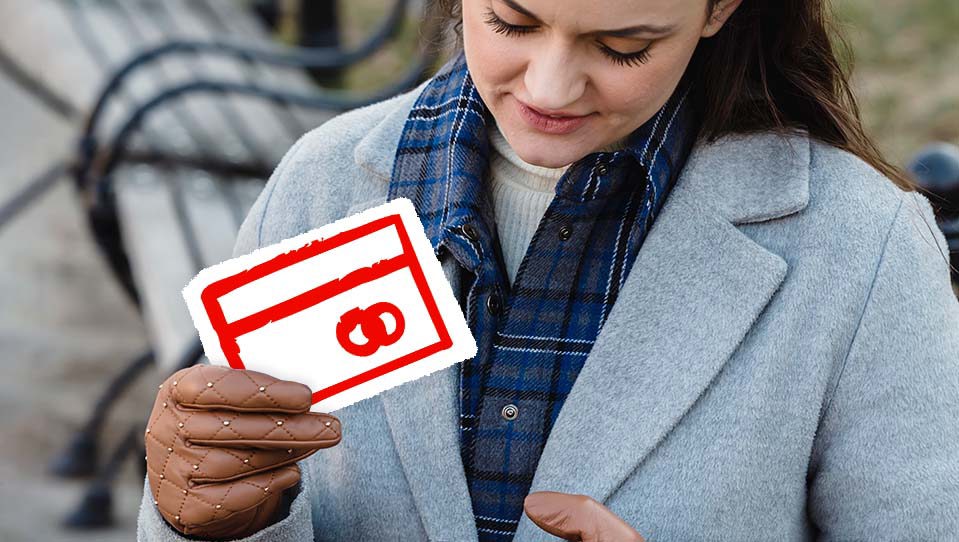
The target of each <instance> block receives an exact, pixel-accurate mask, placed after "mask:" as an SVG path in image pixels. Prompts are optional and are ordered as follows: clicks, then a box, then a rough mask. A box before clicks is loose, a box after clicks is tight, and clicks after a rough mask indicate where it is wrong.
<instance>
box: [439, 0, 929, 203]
mask: <svg viewBox="0 0 959 542" xmlns="http://www.w3.org/2000/svg"><path fill="white" fill-rule="evenodd" d="M432 1H433V2H434V4H435V5H434V8H435V9H436V10H437V13H438V14H439V15H440V16H441V17H443V18H445V19H446V20H448V21H452V22H454V25H453V30H454V31H455V34H456V37H457V42H456V47H457V48H461V47H462V24H463V21H462V14H461V12H460V6H461V4H460V3H461V1H462V0H432ZM718 3H719V0H707V14H708V15H709V16H712V15H713V13H714V10H715V9H716V6H717V4H718ZM837 45H838V46H841V47H842V50H843V53H844V54H845V56H846V58H848V59H849V61H848V64H849V66H851V65H852V58H853V57H852V54H851V49H850V47H849V45H848V43H847V42H846V41H845V39H844V37H843V35H842V33H841V32H840V31H839V29H838V27H837V25H836V24H835V20H834V17H833V15H832V13H831V12H830V10H829V9H828V2H827V1H825V0H743V2H742V4H740V6H739V7H738V8H737V9H736V11H735V12H734V13H733V14H732V15H731V16H730V18H729V19H728V20H727V21H726V23H725V25H724V26H723V28H722V29H721V30H720V31H719V32H717V33H716V34H715V35H714V36H712V37H710V38H704V39H701V40H700V41H699V45H698V46H697V48H696V51H695V53H694V54H693V58H692V59H691V60H690V65H689V67H688V68H687V69H689V70H698V71H699V73H698V74H691V76H692V77H693V78H694V79H695V80H696V81H701V82H702V84H700V85H696V86H695V87H694V88H695V89H698V92H697V94H696V95H695V96H693V103H695V104H696V106H697V108H698V110H699V111H700V113H701V117H700V118H701V119H702V121H703V124H702V127H701V128H700V133H699V137H700V138H701V139H705V140H706V141H710V142H711V141H714V140H716V139H718V138H719V137H721V136H723V135H725V134H729V133H750V132H758V131H774V132H778V133H784V132H788V131H791V130H794V129H801V130H805V131H806V132H808V134H809V135H810V137H814V138H816V139H818V140H820V141H823V142H825V143H828V144H831V145H833V146H835V147H838V148H840V149H843V150H846V151H848V152H850V153H852V154H854V155H856V156H858V157H859V158H860V159H862V160H863V161H865V162H867V163H868V164H870V165H871V166H872V167H874V168H875V169H876V170H878V171H879V172H881V173H882V174H884V175H885V176H886V177H888V178H889V179H890V180H892V181H893V182H894V183H895V184H896V185H897V186H899V187H900V188H902V189H903V190H906V191H907V192H908V191H913V190H916V189H917V188H918V187H917V186H916V184H915V183H914V182H913V180H912V179H911V178H910V177H909V176H908V175H907V174H906V173H905V172H904V171H903V170H902V169H900V168H899V167H897V166H895V165H893V164H891V163H889V162H888V161H887V160H886V159H885V158H884V157H883V156H882V153H881V152H880V151H879V150H878V148H877V147H876V145H875V143H874V142H873V141H872V140H871V139H870V137H869V136H868V135H867V134H866V132H865V130H864V128H863V125H862V120H861V117H860V111H859V105H858V103H857V102H856V98H855V96H854V95H853V92H852V90H851V87H850V84H849V76H848V74H847V73H846V72H845V71H844V68H843V65H842V63H841V62H840V61H839V57H837V51H836V46H837ZM850 69H851V68H850Z"/></svg>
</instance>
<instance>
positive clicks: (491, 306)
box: [486, 292, 502, 315]
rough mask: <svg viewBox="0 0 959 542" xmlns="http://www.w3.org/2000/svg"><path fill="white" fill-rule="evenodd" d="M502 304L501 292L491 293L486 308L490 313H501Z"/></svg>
mask: <svg viewBox="0 0 959 542" xmlns="http://www.w3.org/2000/svg"><path fill="white" fill-rule="evenodd" d="M501 308H502V304H501V303H500V299H499V294H497V293H495V292H494V293H491V294H490V295H489V297H487V298H486V309H487V310H488V311H489V312H490V314H494V315H496V314H499V311H500V309H501Z"/></svg>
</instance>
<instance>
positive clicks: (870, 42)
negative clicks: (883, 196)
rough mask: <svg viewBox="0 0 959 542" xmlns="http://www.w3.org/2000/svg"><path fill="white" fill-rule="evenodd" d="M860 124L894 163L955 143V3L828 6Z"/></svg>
mask: <svg viewBox="0 0 959 542" xmlns="http://www.w3.org/2000/svg"><path fill="white" fill-rule="evenodd" d="M833 6H834V8H835V9H834V11H835V13H836V15H837V18H838V19H839V21H840V23H841V28H842V31H843V32H844V34H845V36H846V38H847V40H848V41H849V43H850V45H851V46H852V49H853V54H854V58H855V61H854V63H853V86H854V90H855V92H856V95H857V97H858V98H859V103H860V106H861V108H862V115H863V122H864V124H865V125H866V129H867V131H868V132H869V133H870V135H872V136H873V137H874V138H875V140H876V141H877V143H878V144H879V147H880V148H881V149H882V150H883V151H884V152H885V154H886V155H887V157H888V158H889V159H890V160H891V161H893V162H894V163H898V164H904V163H905V161H906V160H908V158H909V157H910V156H911V155H912V154H913V153H914V152H915V151H916V150H918V148H919V147H921V146H922V145H923V144H925V143H926V142H928V141H931V140H945V141H952V142H955V143H959V2H957V1H956V0H836V1H835V2H834V3H833Z"/></svg>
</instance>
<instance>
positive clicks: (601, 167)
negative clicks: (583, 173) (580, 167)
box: [596, 164, 606, 176]
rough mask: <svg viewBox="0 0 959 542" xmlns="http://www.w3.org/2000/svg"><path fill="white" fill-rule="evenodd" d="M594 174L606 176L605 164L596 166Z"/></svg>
mask: <svg viewBox="0 0 959 542" xmlns="http://www.w3.org/2000/svg"><path fill="white" fill-rule="evenodd" d="M596 174H597V175H599V176H603V175H606V164H600V165H598V166H596Z"/></svg>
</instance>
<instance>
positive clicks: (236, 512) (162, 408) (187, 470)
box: [145, 365, 341, 539]
mask: <svg viewBox="0 0 959 542" xmlns="http://www.w3.org/2000/svg"><path fill="white" fill-rule="evenodd" d="M311 395H312V394H311V392H310V389H309V388H307V387H306V386H304V385H303V384H299V383H296V382H290V381H286V380H278V379H276V378H273V377H271V376H269V375H266V374H263V373H258V372H255V371H247V370H236V369H229V368H226V367H218V366H211V365H196V366H193V367H190V368H188V369H183V370H181V371H177V372H176V373H175V374H174V375H173V376H171V377H170V378H168V379H167V380H166V381H165V382H164V383H163V384H161V385H160V390H159V392H158V393H157V399H156V403H154V405H153V412H152V414H151V415H150V421H149V423H148V424H147V429H146V434H145V440H146V450H147V473H148V474H147V476H148V478H149V482H150V489H151V491H152V492H153V499H154V501H153V502H154V504H155V505H156V506H157V508H158V509H159V511H160V514H161V515H162V516H163V518H164V519H165V520H166V521H167V522H168V523H169V524H170V525H171V526H172V527H173V528H174V529H176V530H177V531H179V532H181V533H183V534H187V535H191V536H197V537H201V538H207V539H233V538H243V537H245V536H249V535H251V534H253V533H255V532H257V531H259V530H262V529H263V528H265V527H267V526H269V525H271V524H272V523H275V522H276V520H277V512H278V511H279V506H280V503H281V502H282V497H283V492H284V491H285V490H287V489H289V488H291V487H293V486H295V485H296V484H297V483H298V482H299V481H300V469H299V467H297V465H296V462H297V461H300V460H302V459H304V458H306V457H308V456H310V455H312V454H313V453H314V452H316V451H317V450H318V449H320V448H329V447H331V446H335V445H336V444H338V443H339V442H340V438H341V427H340V421H339V419H337V418H336V417H335V416H333V415H331V414H317V413H311V412H309V409H310V405H311Z"/></svg>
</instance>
